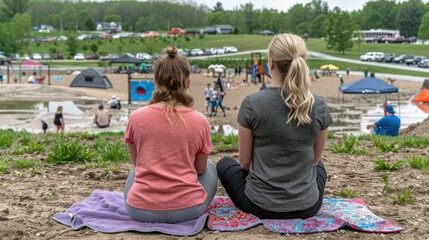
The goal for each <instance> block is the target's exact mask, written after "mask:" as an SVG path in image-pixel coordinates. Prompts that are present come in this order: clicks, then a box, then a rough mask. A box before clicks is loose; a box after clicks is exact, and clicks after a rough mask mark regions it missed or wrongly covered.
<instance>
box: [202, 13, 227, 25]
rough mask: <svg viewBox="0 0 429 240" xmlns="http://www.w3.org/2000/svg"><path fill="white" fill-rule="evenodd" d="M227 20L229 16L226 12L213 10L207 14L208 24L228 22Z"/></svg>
mask: <svg viewBox="0 0 429 240" xmlns="http://www.w3.org/2000/svg"><path fill="white" fill-rule="evenodd" d="M227 22H228V21H227V17H226V14H225V12H221V11H218V12H211V13H209V14H208V15H207V18H206V21H205V23H206V26H212V25H216V24H226V23H227Z"/></svg>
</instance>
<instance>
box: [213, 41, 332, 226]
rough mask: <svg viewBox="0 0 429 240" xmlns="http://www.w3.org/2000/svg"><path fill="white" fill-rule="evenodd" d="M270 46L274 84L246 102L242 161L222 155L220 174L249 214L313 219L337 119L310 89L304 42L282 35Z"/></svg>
mask: <svg viewBox="0 0 429 240" xmlns="http://www.w3.org/2000/svg"><path fill="white" fill-rule="evenodd" d="M268 48H269V49H268V67H269V69H270V73H271V77H272V85H271V87H268V88H266V89H264V90H263V91H258V92H256V93H253V94H250V95H249V96H247V97H246V98H245V99H244V100H243V102H242V104H241V107H240V111H239V113H238V119H237V121H238V124H239V129H238V139H239V157H238V158H239V161H238V162H237V161H236V160H234V159H232V158H230V157H225V158H222V159H221V160H220V161H219V162H218V164H217V172H218V175H219V178H220V181H221V183H222V185H223V186H224V188H225V190H226V192H227V193H228V195H229V196H230V198H231V199H232V201H233V202H234V204H235V205H236V206H237V207H238V208H240V209H241V210H243V211H244V212H247V213H251V214H253V215H255V216H257V217H259V218H262V219H289V218H308V217H311V216H314V215H315V214H316V213H317V212H318V211H319V209H320V208H321V206H322V202H323V191H324V188H325V183H326V172H325V168H324V165H323V163H322V161H321V158H322V153H323V148H324V146H325V143H326V140H327V135H328V127H329V126H330V125H331V124H332V118H331V115H330V113H329V111H328V107H327V105H326V103H325V102H324V100H323V99H322V98H321V97H319V96H315V95H313V94H311V92H310V90H309V89H310V84H311V80H310V77H309V69H308V66H307V62H306V57H307V49H306V46H305V42H304V40H303V39H302V38H301V37H299V36H296V35H293V34H281V35H277V36H275V37H274V38H273V39H272V40H271V42H270V44H269V46H268Z"/></svg>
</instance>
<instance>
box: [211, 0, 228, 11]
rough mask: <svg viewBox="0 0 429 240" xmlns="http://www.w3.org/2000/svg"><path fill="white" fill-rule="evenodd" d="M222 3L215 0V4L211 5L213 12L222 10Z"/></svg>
mask: <svg viewBox="0 0 429 240" xmlns="http://www.w3.org/2000/svg"><path fill="white" fill-rule="evenodd" d="M224 11H225V10H224V9H223V5H222V3H221V2H216V4H215V6H214V7H213V12H224Z"/></svg>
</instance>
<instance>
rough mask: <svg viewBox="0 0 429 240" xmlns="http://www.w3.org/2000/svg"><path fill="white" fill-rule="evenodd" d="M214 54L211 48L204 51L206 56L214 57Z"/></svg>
mask: <svg viewBox="0 0 429 240" xmlns="http://www.w3.org/2000/svg"><path fill="white" fill-rule="evenodd" d="M212 54H213V53H212V50H211V48H205V49H204V55H212Z"/></svg>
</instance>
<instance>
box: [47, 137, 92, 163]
mask: <svg viewBox="0 0 429 240" xmlns="http://www.w3.org/2000/svg"><path fill="white" fill-rule="evenodd" d="M93 157H94V154H93V153H92V152H91V151H90V150H89V148H88V146H86V145H82V144H81V142H79V141H66V140H58V139H55V140H54V142H53V146H52V149H51V152H50V153H49V154H48V158H47V162H48V163H51V164H65V163H72V162H85V161H88V160H90V159H91V158H93Z"/></svg>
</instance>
